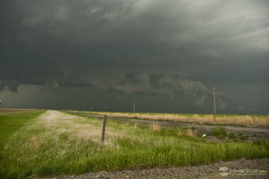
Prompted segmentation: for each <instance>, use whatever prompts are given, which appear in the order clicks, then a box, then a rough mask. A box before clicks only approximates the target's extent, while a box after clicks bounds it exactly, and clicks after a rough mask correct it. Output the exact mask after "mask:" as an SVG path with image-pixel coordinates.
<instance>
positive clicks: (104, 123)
mask: <svg viewBox="0 0 269 179" xmlns="http://www.w3.org/2000/svg"><path fill="white" fill-rule="evenodd" d="M106 120H107V115H104V122H103V132H102V142H104V141H105V130H106Z"/></svg>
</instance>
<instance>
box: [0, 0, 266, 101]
mask: <svg viewBox="0 0 269 179" xmlns="http://www.w3.org/2000/svg"><path fill="white" fill-rule="evenodd" d="M0 3H1V4H0V18H1V24H2V25H1V29H0V38H1V41H0V47H1V48H0V60H1V62H0V90H3V89H4V88H5V87H6V88H8V89H10V90H13V91H16V90H17V89H18V86H19V85H21V84H33V85H42V86H43V87H42V89H43V90H46V89H50V88H55V87H94V88H98V89H103V90H108V91H118V92H122V93H126V94H154V95H167V96H170V97H172V96H174V95H176V94H179V93H182V94H184V95H188V96H193V98H194V99H195V100H194V101H195V103H197V104H200V103H202V101H204V100H206V98H208V96H209V93H210V90H209V87H210V86H211V85H212V84H217V85H232V84H237V85H240V84H242V85H246V84H247V85H251V84H268V82H269V80H268V78H267V76H269V70H268V67H269V61H268V57H269V36H268V34H269V10H268V9H269V3H268V1H267V0H264V1H262V0H258V1H252V0H238V1H230V0H229V1H222V0H203V1H189V0H168V1H163V0H113V1H108V0H78V1H73V0H46V1H41V0H40V1H39V0H25V1H21V0H3V1H1V2H0ZM219 96H223V101H225V100H227V97H224V96H225V95H223V94H219Z"/></svg>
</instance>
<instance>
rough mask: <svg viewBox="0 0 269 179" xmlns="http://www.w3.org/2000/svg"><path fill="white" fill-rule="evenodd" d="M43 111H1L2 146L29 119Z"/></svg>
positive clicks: (0, 133) (0, 142)
mask: <svg viewBox="0 0 269 179" xmlns="http://www.w3.org/2000/svg"><path fill="white" fill-rule="evenodd" d="M41 113H42V111H19V112H10V110H8V111H7V110H6V111H5V112H3V111H0V148H1V147H2V146H3V145H4V144H5V142H6V141H7V140H8V139H9V137H10V136H11V135H12V134H14V133H15V132H16V131H17V130H18V129H20V128H21V127H22V126H23V125H24V124H25V123H27V122H28V121H29V120H31V119H33V118H35V117H37V116H39V115H40V114H41Z"/></svg>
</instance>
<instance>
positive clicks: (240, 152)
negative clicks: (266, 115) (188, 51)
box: [0, 111, 269, 178]
mask: <svg viewBox="0 0 269 179" xmlns="http://www.w3.org/2000/svg"><path fill="white" fill-rule="evenodd" d="M76 114H79V115H84V114H83V113H76ZM101 130H102V120H100V119H93V118H86V117H78V116H77V117H76V116H70V115H68V114H64V113H60V112H51V111H48V112H46V113H44V114H42V115H41V116H40V117H39V118H36V119H34V120H32V121H31V123H27V125H24V126H23V127H22V128H21V129H19V130H18V131H17V132H16V133H15V134H14V135H13V136H12V137H11V138H10V139H9V140H8V141H6V143H5V147H4V148H3V149H2V151H1V155H0V158H1V160H0V178H15V177H26V176H32V175H35V176H55V175H64V174H79V173H85V172H96V171H100V170H118V169H125V168H129V169H130V168H133V169H136V168H151V167H170V166H185V165H200V164H208V163H211V162H214V161H218V160H223V161H227V160H234V159H239V158H242V157H245V158H246V159H251V158H263V157H269V142H268V141H260V142H255V143H251V142H228V143H213V142H210V141H209V140H207V139H205V138H200V137H194V136H192V133H191V132H190V131H187V130H185V129H180V128H174V129H165V130H164V129H160V128H158V127H157V126H149V127H139V126H137V125H136V124H131V123H130V124H127V123H121V122H118V121H110V120H109V121H108V123H107V129H106V138H105V143H104V144H102V143H101Z"/></svg>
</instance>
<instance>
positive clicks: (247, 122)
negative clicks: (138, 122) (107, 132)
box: [89, 112, 269, 128]
mask: <svg viewBox="0 0 269 179" xmlns="http://www.w3.org/2000/svg"><path fill="white" fill-rule="evenodd" d="M89 113H91V114H101V115H104V114H106V115H109V116H111V117H125V118H137V119H150V120H168V121H178V122H190V123H199V124H217V125H237V126H247V127H262V128H269V115H223V114H218V115H216V121H214V118H213V115H211V114H176V113H175V114H173V113H122V112H89Z"/></svg>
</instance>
